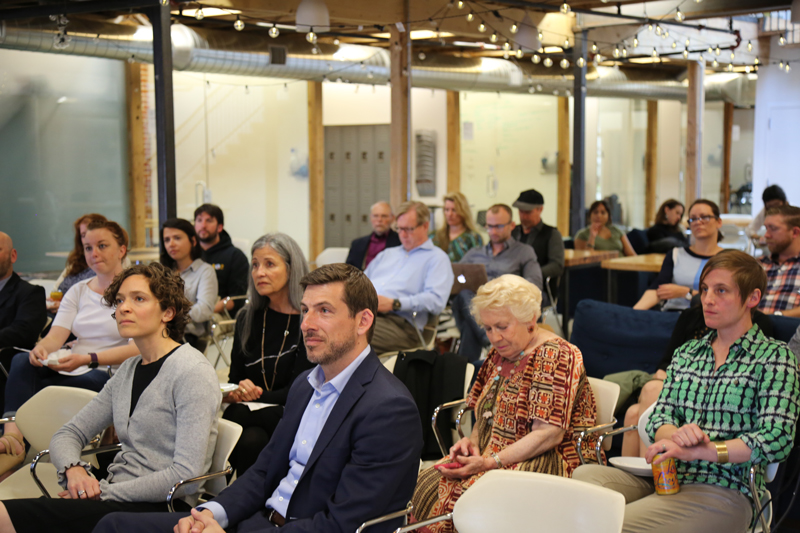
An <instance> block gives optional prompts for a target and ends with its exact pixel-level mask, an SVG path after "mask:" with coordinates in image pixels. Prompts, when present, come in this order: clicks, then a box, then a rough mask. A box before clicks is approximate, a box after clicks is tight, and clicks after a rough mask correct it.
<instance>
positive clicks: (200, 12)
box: [194, 7, 206, 20]
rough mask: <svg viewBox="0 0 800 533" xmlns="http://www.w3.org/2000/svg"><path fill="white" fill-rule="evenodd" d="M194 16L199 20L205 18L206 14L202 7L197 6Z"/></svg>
mask: <svg viewBox="0 0 800 533" xmlns="http://www.w3.org/2000/svg"><path fill="white" fill-rule="evenodd" d="M194 18H196V19H197V20H203V19H204V18H206V14H205V13H203V8H202V7H199V8H197V11H195V13H194Z"/></svg>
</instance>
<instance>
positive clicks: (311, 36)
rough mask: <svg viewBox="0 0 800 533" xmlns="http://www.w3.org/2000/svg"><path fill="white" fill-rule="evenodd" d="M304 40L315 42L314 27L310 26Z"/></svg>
mask: <svg viewBox="0 0 800 533" xmlns="http://www.w3.org/2000/svg"><path fill="white" fill-rule="evenodd" d="M306 41H308V42H310V43H311V44H317V34H316V33H314V28H311V29H310V30H309V32H308V33H306Z"/></svg>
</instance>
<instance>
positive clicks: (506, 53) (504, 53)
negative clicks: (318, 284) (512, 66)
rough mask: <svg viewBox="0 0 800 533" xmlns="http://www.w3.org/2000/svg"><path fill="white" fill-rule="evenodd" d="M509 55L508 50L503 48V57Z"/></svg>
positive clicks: (505, 57)
mask: <svg viewBox="0 0 800 533" xmlns="http://www.w3.org/2000/svg"><path fill="white" fill-rule="evenodd" d="M509 57H511V56H510V55H508V50H504V51H503V59H508V58H509Z"/></svg>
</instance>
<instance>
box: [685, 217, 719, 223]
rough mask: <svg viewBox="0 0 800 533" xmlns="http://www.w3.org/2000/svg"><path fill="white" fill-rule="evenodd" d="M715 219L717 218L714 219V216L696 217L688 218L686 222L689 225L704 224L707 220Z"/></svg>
mask: <svg viewBox="0 0 800 533" xmlns="http://www.w3.org/2000/svg"><path fill="white" fill-rule="evenodd" d="M715 218H717V217H715V216H714V215H700V216H697V217H691V218H688V219H686V221H687V222H688V223H689V224H695V223H697V222H703V224H705V223H706V222H708V221H709V220H713V219H715Z"/></svg>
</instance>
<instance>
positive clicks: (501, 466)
mask: <svg viewBox="0 0 800 533" xmlns="http://www.w3.org/2000/svg"><path fill="white" fill-rule="evenodd" d="M490 455H491V456H492V459H494V462H495V463H497V468H498V470H502V469H503V461H501V460H500V456H499V455H497V454H496V453H494V452H492V453H491V454H490Z"/></svg>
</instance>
